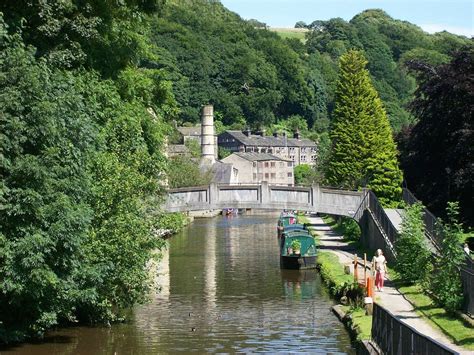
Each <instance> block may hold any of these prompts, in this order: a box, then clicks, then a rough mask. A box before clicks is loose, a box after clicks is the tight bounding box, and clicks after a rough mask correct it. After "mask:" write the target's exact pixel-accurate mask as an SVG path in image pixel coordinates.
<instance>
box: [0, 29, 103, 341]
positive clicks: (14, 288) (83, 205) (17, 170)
mask: <svg viewBox="0 0 474 355" xmlns="http://www.w3.org/2000/svg"><path fill="white" fill-rule="evenodd" d="M0 35H1V36H2V39H1V40H0V91H1V94H0V131H1V136H2V139H1V141H0V154H1V156H2V159H1V161H0V177H1V185H0V206H1V207H0V208H1V213H0V320H1V323H0V341H8V340H18V339H21V338H22V337H23V336H24V335H25V334H30V335H35V336H37V335H41V334H42V333H43V332H44V330H45V329H47V328H49V327H51V326H53V325H56V324H58V322H60V321H62V320H74V319H75V314H74V306H75V304H76V303H77V301H78V300H79V299H80V298H81V297H82V296H83V294H82V291H83V290H81V288H80V287H79V285H78V282H77V278H78V275H79V274H80V273H81V266H82V262H83V257H84V256H83V248H84V245H85V244H86V241H87V234H88V228H89V225H90V221H91V219H92V218H93V211H92V209H91V208H90V206H89V205H88V204H87V201H88V198H89V197H90V192H91V191H90V188H91V184H92V180H91V176H90V174H88V162H89V159H90V158H91V154H93V152H94V151H95V142H96V140H97V136H98V132H97V129H96V124H95V122H94V121H91V120H90V119H89V118H90V116H91V115H94V112H93V109H91V108H90V107H89V106H88V105H87V102H86V100H85V99H84V97H83V95H82V92H81V91H82V90H81V88H79V87H77V86H76V85H75V78H74V75H72V74H70V73H65V72H58V71H51V70H50V69H49V68H48V67H47V66H46V64H45V62H43V61H41V62H37V61H36V60H35V58H34V49H33V48H26V47H25V46H24V45H23V44H22V42H21V38H20V37H19V36H18V35H14V36H8V35H6V29H5V27H4V25H3V23H0Z"/></svg>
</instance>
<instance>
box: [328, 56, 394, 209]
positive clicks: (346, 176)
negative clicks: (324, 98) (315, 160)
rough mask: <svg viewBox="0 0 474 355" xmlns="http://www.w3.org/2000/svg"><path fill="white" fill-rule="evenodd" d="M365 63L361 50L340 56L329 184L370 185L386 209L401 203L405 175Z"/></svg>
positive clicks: (343, 185) (353, 186)
mask: <svg viewBox="0 0 474 355" xmlns="http://www.w3.org/2000/svg"><path fill="white" fill-rule="evenodd" d="M366 64H367V61H366V60H365V58H364V56H363V55H362V53H361V52H358V51H349V52H348V53H346V54H345V55H343V56H342V57H341V60H340V73H339V80H338V86H337V89H336V100H335V102H336V103H335V109H334V114H333V115H334V121H333V124H332V127H331V132H330V136H331V140H332V148H331V158H330V161H329V164H328V171H327V179H328V182H329V183H330V184H331V185H334V186H342V187H346V188H358V187H361V186H367V187H368V188H370V189H372V190H373V191H374V192H375V193H376V194H377V196H378V197H379V199H380V200H381V201H382V203H384V204H386V205H388V204H390V203H393V202H395V201H397V200H398V199H399V195H400V192H401V182H402V174H401V171H400V169H399V168H398V161H397V150H396V146H395V144H394V141H393V138H392V132H391V129H390V124H389V122H388V118H387V116H386V114H385V110H384V108H383V105H382V102H381V100H380V98H379V97H378V94H377V92H376V91H375V89H374V88H373V86H372V83H371V81H370V76H369V72H368V70H367V69H365V66H366Z"/></svg>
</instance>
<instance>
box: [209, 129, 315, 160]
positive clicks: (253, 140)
mask: <svg viewBox="0 0 474 355" xmlns="http://www.w3.org/2000/svg"><path fill="white" fill-rule="evenodd" d="M217 144H218V145H219V147H223V148H226V149H228V150H230V151H231V152H246V153H267V154H273V155H275V156H277V157H280V158H283V159H289V160H291V161H292V162H293V163H294V165H295V166H296V165H299V164H309V165H314V164H315V163H316V152H317V145H316V143H314V142H313V141H311V140H310V139H307V138H302V137H301V135H300V133H299V132H295V133H294V135H293V137H288V136H287V135H286V134H281V135H278V134H274V135H273V136H266V135H265V132H261V133H260V134H252V133H251V132H250V130H246V131H225V132H223V133H221V134H219V136H218V139H217Z"/></svg>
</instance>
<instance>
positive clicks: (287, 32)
mask: <svg viewBox="0 0 474 355" xmlns="http://www.w3.org/2000/svg"><path fill="white" fill-rule="evenodd" d="M270 31H273V32H276V33H277V34H278V35H279V36H280V37H281V38H296V39H299V40H300V41H301V42H303V43H304V42H306V38H305V33H306V32H308V30H307V29H305V28H270Z"/></svg>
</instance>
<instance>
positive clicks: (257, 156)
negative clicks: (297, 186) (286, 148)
mask: <svg viewBox="0 0 474 355" xmlns="http://www.w3.org/2000/svg"><path fill="white" fill-rule="evenodd" d="M233 154H235V155H237V156H239V157H241V158H243V159H245V160H249V161H268V160H277V161H291V160H289V159H284V158H281V157H277V156H275V155H273V154H268V153H233Z"/></svg>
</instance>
